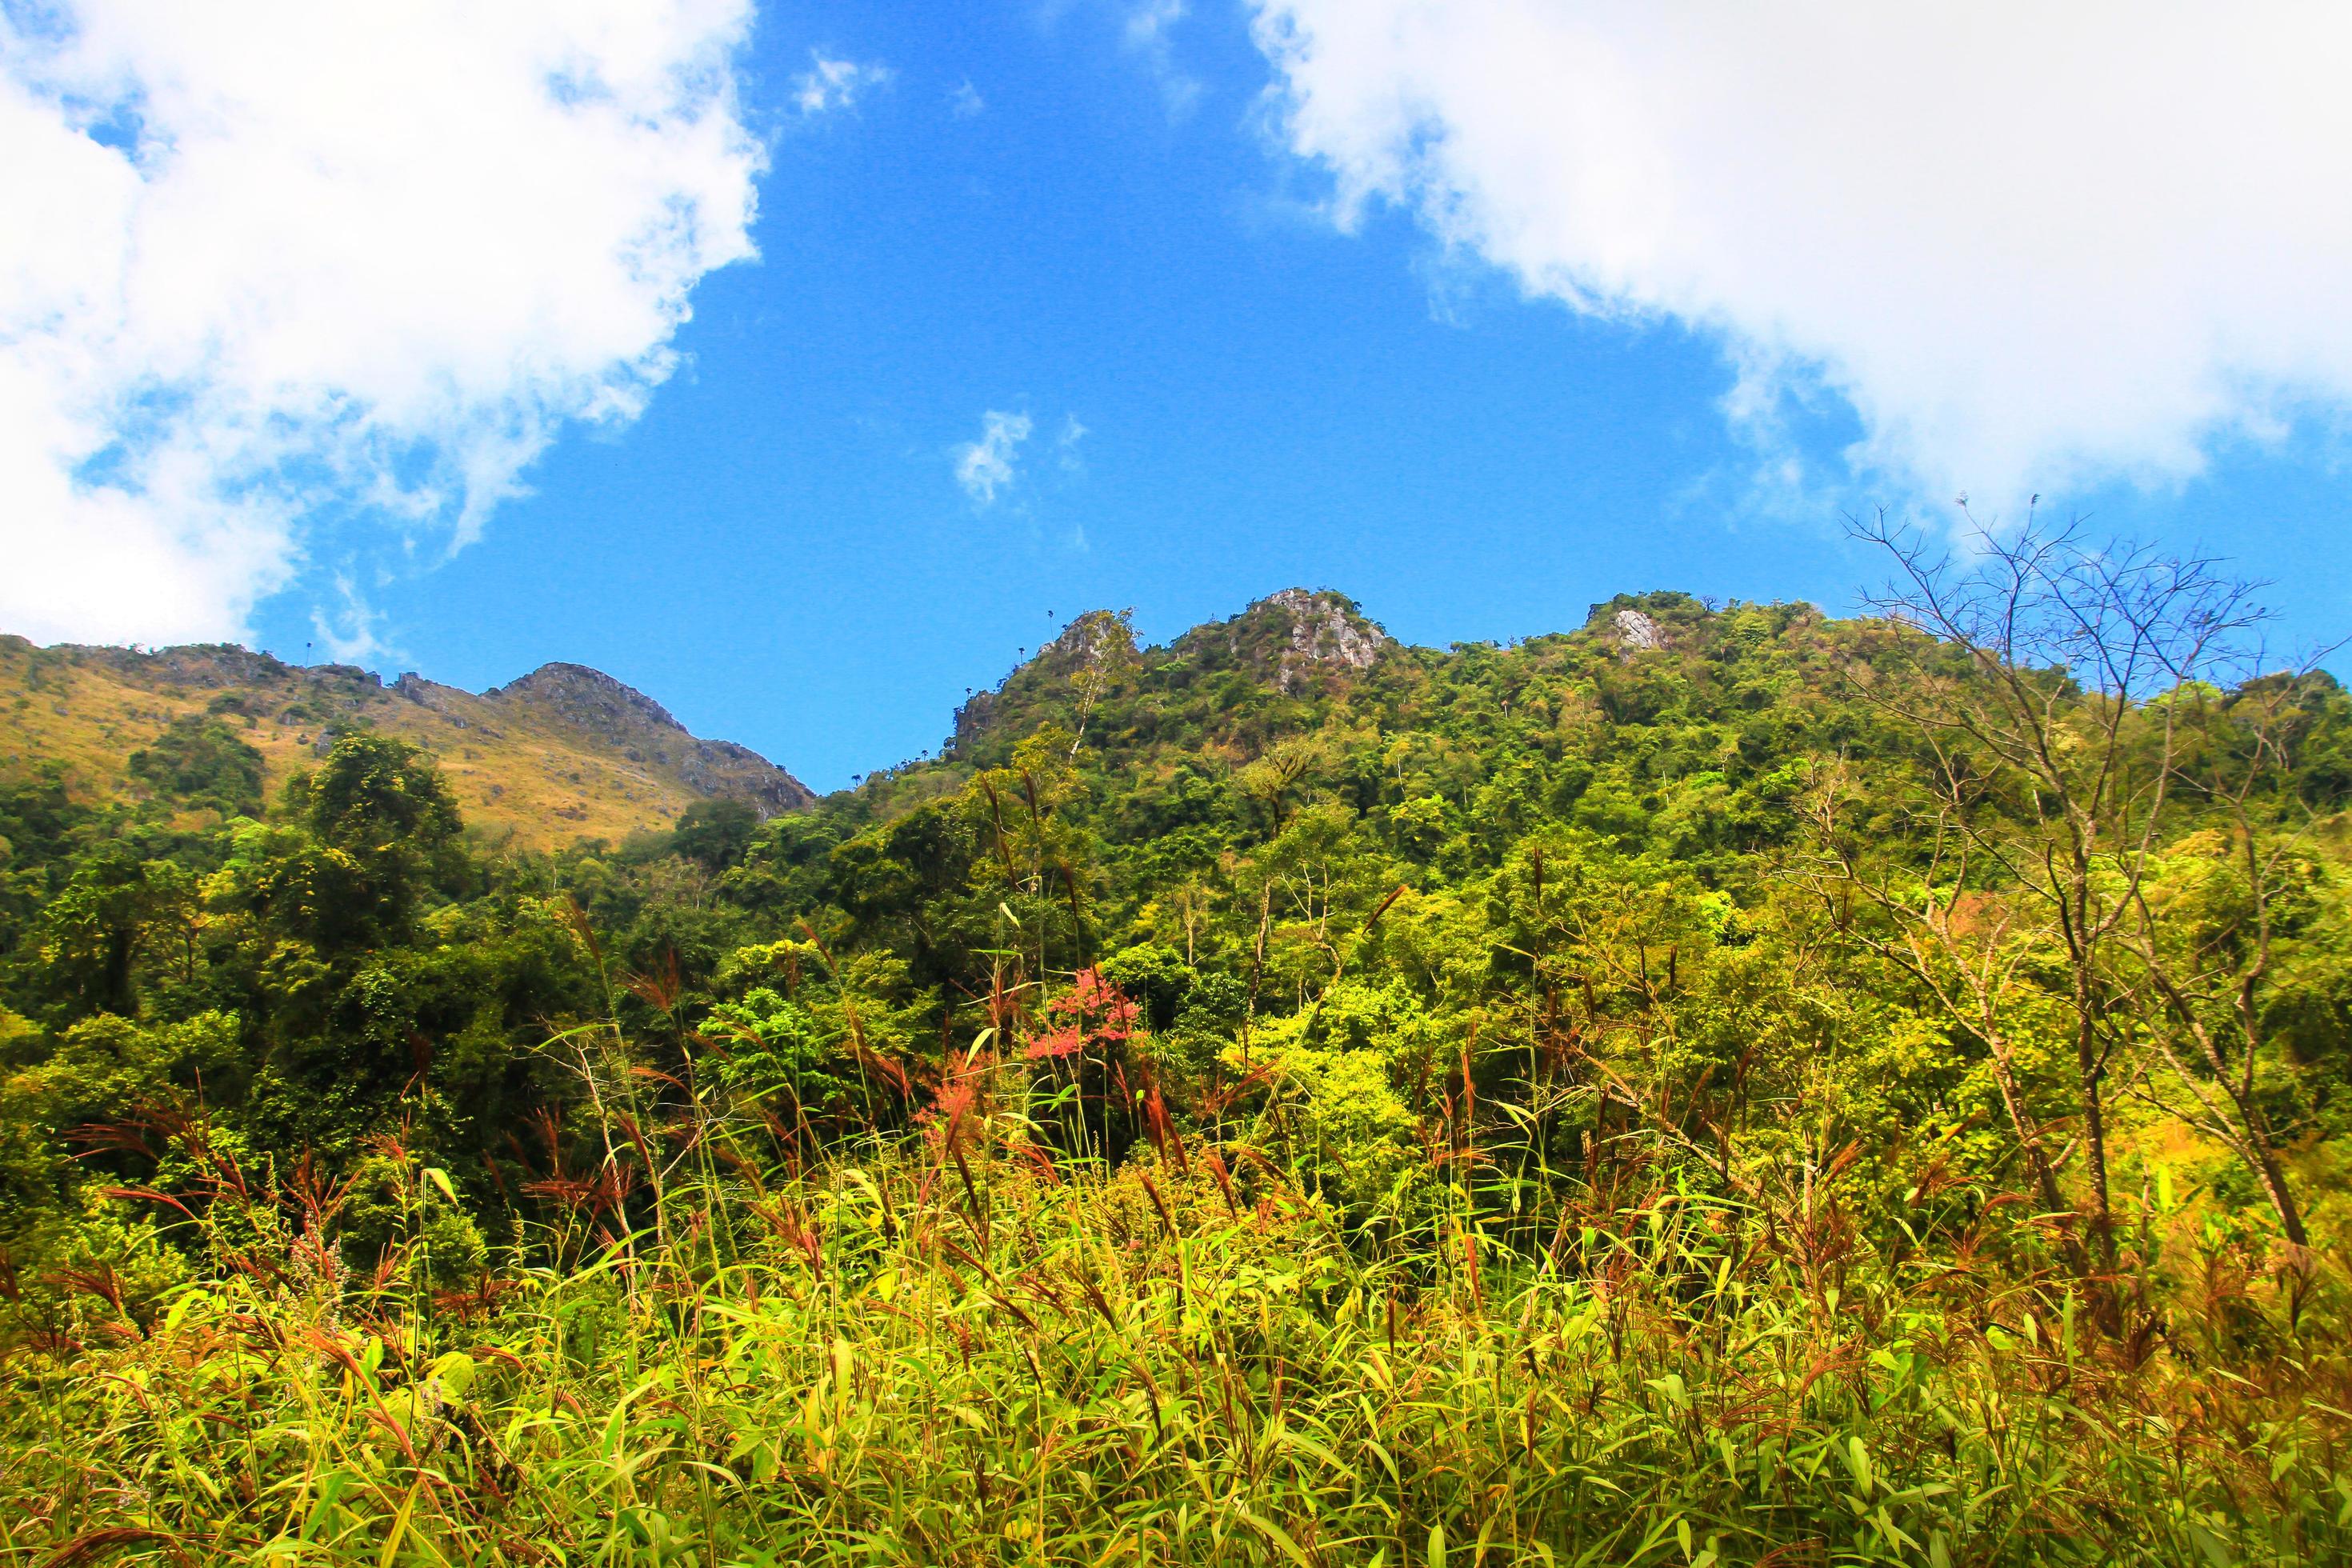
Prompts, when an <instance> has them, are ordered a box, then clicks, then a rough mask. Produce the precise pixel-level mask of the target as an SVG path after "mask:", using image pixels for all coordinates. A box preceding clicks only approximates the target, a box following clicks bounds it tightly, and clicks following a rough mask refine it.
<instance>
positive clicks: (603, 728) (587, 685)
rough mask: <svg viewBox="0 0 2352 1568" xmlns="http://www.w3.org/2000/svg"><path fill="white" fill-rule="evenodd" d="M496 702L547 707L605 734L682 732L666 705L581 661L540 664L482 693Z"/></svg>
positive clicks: (679, 724) (685, 730)
mask: <svg viewBox="0 0 2352 1568" xmlns="http://www.w3.org/2000/svg"><path fill="white" fill-rule="evenodd" d="M482 695H483V696H484V697H485V698H488V699H489V700H492V701H497V702H511V703H528V704H530V705H532V706H535V707H541V708H545V709H550V710H553V711H554V712H556V713H558V714H560V715H562V717H563V718H565V719H568V720H570V721H572V723H574V724H578V725H580V726H581V727H582V728H583V729H586V730H589V731H593V732H595V733H598V734H602V735H605V736H607V737H608V738H611V739H620V738H621V737H623V736H624V735H628V734H633V733H635V732H637V731H643V730H646V729H647V728H651V729H654V730H668V731H675V732H676V733H677V734H680V735H683V734H685V733H687V729H686V726H685V725H683V724H681V723H679V722H678V721H677V720H676V719H675V718H673V717H671V715H670V710H668V709H667V708H665V707H663V706H662V705H661V704H660V703H658V702H656V701H655V700H653V699H652V698H650V697H648V696H646V694H645V693H644V692H642V691H640V690H638V689H636V688H635V687H634V686H628V685H625V684H624V683H622V682H620V681H618V680H615V679H613V678H612V677H611V676H609V675H607V674H605V673H604V671H603V670H601V669H591V668H588V667H587V666H586V665H584V664H562V663H556V664H542V665H541V666H540V667H539V668H537V669H534V670H532V671H531V672H530V674H529V675H526V676H524V677H523V678H522V679H520V680H511V681H509V682H508V683H507V684H506V685H504V686H494V687H492V688H490V689H488V691H485V692H483V693H482Z"/></svg>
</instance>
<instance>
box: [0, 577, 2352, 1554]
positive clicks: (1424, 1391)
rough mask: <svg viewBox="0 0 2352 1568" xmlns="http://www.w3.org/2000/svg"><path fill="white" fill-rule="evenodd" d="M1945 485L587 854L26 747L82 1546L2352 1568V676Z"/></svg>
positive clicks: (1040, 720) (29, 1434)
mask: <svg viewBox="0 0 2352 1568" xmlns="http://www.w3.org/2000/svg"><path fill="white" fill-rule="evenodd" d="M1865 532H1867V533H1872V534H1873V536H1874V539H1875V542H1876V543H1878V544H1880V545H1884V546H1885V557H1884V558H1885V563H1886V566H1887V575H1888V582H1887V584H1886V586H1885V588H1884V590H1883V591H1882V592H1881V593H1879V594H1878V595H1876V596H1875V597H1874V598H1873V599H1872V600H1871V601H1870V602H1869V608H1868V610H1867V611H1866V613H1864V614H1862V615H1860V616H1855V617H1853V618H1846V619H1834V618H1831V617H1829V616H1825V615H1824V614H1822V612H1821V611H1819V610H1817V609H1815V608H1813V607H1811V606H1809V605H1798V604H1707V603H1702V602H1700V601H1698V600H1696V599H1694V598H1691V597H1688V596H1685V595H1679V594H1672V593H1659V594H1649V595H1638V596H1626V597H1621V598H1619V599H1616V600H1613V601H1612V602H1610V603H1609V604H1606V605H1597V606H1594V607H1593V609H1592V612H1591V616H1590V617H1589V619H1587V620H1586V621H1585V622H1584V623H1583V624H1582V625H1580V626H1578V627H1577V629H1574V630H1570V631H1567V632H1564V633H1561V634H1559V635H1555V636H1546V637H1534V638H1530V639H1528V640H1526V641H1524V642H1518V643H1515V644H1511V645H1508V646H1498V645H1493V644H1464V645H1457V646H1455V647H1451V648H1446V649H1433V648H1425V647H1409V646H1405V645H1402V644H1400V643H1396V642H1394V641H1391V640H1390V639H1389V638H1388V637H1386V636H1385V635H1384V634H1382V633H1381V631H1380V629H1379V628H1378V627H1376V626H1373V625H1371V624H1370V622H1369V621H1367V620H1365V619H1364V618H1363V617H1362V616H1360V614H1359V613H1358V611H1357V609H1356V606H1355V605H1353V604H1351V603H1350V602H1349V601H1348V600H1346V599H1345V598H1343V597H1341V596H1339V595H1336V594H1328V593H1304V592H1300V591H1296V590H1294V591H1291V592H1289V593H1286V594H1283V595H1276V596H1275V597H1274V598H1272V599H1268V600H1265V601H1261V602H1260V603H1259V604H1257V605H1253V606H1251V607H1250V608H1249V609H1248V610H1247V611H1245V612H1244V613H1243V614H1242V615H1240V616H1236V617H1235V618H1234V619H1233V620H1230V621H1227V622H1223V623H1218V624H1213V625H1210V626H1202V627H1198V628H1195V629H1194V630H1192V631H1191V632H1189V633H1187V634H1185V635H1184V636H1182V637H1179V638H1177V639H1175V640H1174V641H1172V642H1171V643H1169V644H1166V645H1164V646H1153V647H1144V646H1139V642H1138V640H1137V638H1136V637H1135V635H1134V634H1133V631H1132V629H1131V627H1130V624H1129V618H1128V616H1126V615H1125V614H1122V613H1114V612H1108V611H1098V612H1094V613H1091V614H1088V615H1087V616H1080V617H1078V618H1077V619H1076V620H1075V621H1073V622H1071V623H1070V624H1069V626H1068V627H1067V629H1066V630H1065V631H1063V632H1062V633H1061V634H1060V636H1059V637H1057V638H1056V640H1055V642H1054V643H1053V644H1052V645H1051V646H1049V647H1046V648H1045V649H1043V650H1041V651H1040V652H1039V653H1038V654H1037V655H1036V656H1035V657H1034V658H1031V659H1029V660H1028V661H1027V662H1026V663H1024V664H1023V665H1022V666H1021V667H1020V668H1018V669H1016V670H1015V671H1014V672H1013V675H1012V676H1010V677H1009V678H1008V679H1006V680H1005V682H1004V683H1003V685H1002V686H1001V687H1000V688H998V689H994V690H992V691H987V692H982V693H978V694H976V695H975V696H974V697H973V699H972V700H971V702H970V703H969V704H968V705H967V706H966V707H965V709H964V710H962V712H961V714H960V715H959V716H958V718H957V721H956V724H955V728H954V732H953V734H952V735H951V737H950V738H949V739H948V740H947V741H946V742H945V743H944V744H943V745H942V746H941V747H940V751H939V752H938V754H937V755H936V756H934V757H927V758H923V759H919V760H917V761H914V762H910V763H905V764H903V765H900V766H898V767H894V768H890V769H887V770H885V771H882V772H878V773H874V774H872V775H871V776H868V777H866V778H865V779H863V780H861V781H860V782H859V784H857V786H856V787H855V788H854V789H850V790H847V791H844V792H841V793H838V794H835V795H831V796H828V797H825V798H824V799H822V800H820V801H819V802H817V803H816V804H815V805H812V806H810V807H808V808H806V809H803V810H797V811H792V812H787V813H784V814H782V815H778V816H772V817H768V818H766V819H765V820H762V819H761V816H759V814H758V813H757V812H756V811H755V810H754V809H753V808H752V807H751V806H750V805H743V804H740V803H738V802H735V801H731V800H727V799H711V800H707V801H704V802H702V803H701V804H698V805H695V806H693V807H692V808H691V809H689V810H688V811H687V812H686V814H685V815H684V816H682V817H681V818H679V819H678V820H677V822H676V824H675V825H674V826H672V827H670V828H667V829H665V830H660V831H651V830H649V831H646V832H643V833H640V834H637V835H636V836H635V837H630V838H628V839H627V840H625V841H621V842H611V841H583V842H579V843H576V844H574V845H573V846H572V847H569V848H565V849H562V850H560V851H556V852H552V853H541V852H537V851H526V850H522V849H518V848H515V847H513V846H512V844H511V843H510V842H506V841H501V840H500V839H499V837H498V836H496V835H492V834H488V833H485V832H482V831H481V830H479V829H478V828H469V826H468V825H467V823H466V822H465V821H464V820H463V819H462V817H461V814H460V812H459V809H458V807H457V804H456V801H455V797H454V796H453V795H452V794H451V792H450V789H449V787H448V785H447V784H446V783H445V781H444V779H443V777H442V774H441V773H440V772H439V771H438V769H437V766H436V759H435V758H434V756H433V755H431V754H429V753H427V752H423V751H420V750H419V749H418V748H417V747H416V746H415V745H414V744H413V743H411V742H406V741H403V740H400V739H398V738H395V737H393V736H390V735H387V734H384V733H382V732H378V731H371V730H369V729H366V728H364V727H352V728H350V729H347V730H346V731H343V732H341V733H340V734H339V735H337V736H336V737H335V738H334V739H333V740H332V742H331V745H328V744H326V743H324V742H322V744H321V747H320V755H319V756H318V757H317V758H316V761H315V765H314V766H312V767H310V769H309V770H308V771H306V772H304V773H300V774H299V775H298V776H296V777H294V778H292V779H291V781H290V782H289V783H287V784H284V785H283V787H282V788H275V789H266V788H265V784H264V774H263V770H262V767H261V763H260V758H259V756H258V755H257V752H256V751H255V749H254V748H253V746H251V745H250V744H248V743H247V741H246V740H245V739H243V738H242V736H243V733H244V731H245V729H246V727H247V722H248V721H247V716H246V715H244V714H242V713H241V712H240V711H239V710H238V708H237V705H236V703H234V702H223V703H216V704H215V711H213V712H210V713H208V714H205V715H203V716H201V717H191V718H182V719H179V720H176V721H173V723H171V724H170V725H169V726H168V727H166V728H165V729H164V730H163V731H162V732H161V733H158V734H154V735H152V736H150V737H146V738H142V740H141V741H140V742H139V743H138V744H137V745H135V746H133V747H130V748H128V749H126V750H125V752H124V754H123V755H122V757H121V780H120V781H118V783H119V784H120V786H121V787H120V788H119V789H118V790H117V791H116V792H115V793H113V794H111V795H107V796H105V797H103V798H101V797H99V796H95V795H90V794H89V793H88V792H82V791H78V790H77V789H76V788H75V787H73V786H72V784H71V781H70V780H68V778H67V777H66V776H65V774H64V773H63V772H62V771H61V770H59V769H58V768H55V767H49V768H44V767H42V766H39V765H37V764H33V763H26V764H25V765H22V766H18V767H14V768H12V769H10V770H8V771H6V772H5V773H0V1249H4V1250H0V1367H5V1371H4V1372H0V1379H4V1380H5V1381H0V1459H5V1463H0V1563H25V1564H48V1565H58V1568H63V1565H65V1564H75V1563H159V1564H162V1563H170V1564H185V1563H375V1564H380V1565H386V1568H388V1565H391V1564H395V1563H404V1564H451V1565H455V1564H468V1565H471V1564H507V1563H563V1564H589V1563H595V1564H644V1565H647V1568H651V1565H655V1564H671V1563H676V1564H711V1565H719V1564H746V1565H750V1564H776V1565H782V1564H793V1563H835V1562H838V1563H1023V1564H1048V1563H1050V1564H1055V1565H1069V1568H1077V1565H1081V1564H1083V1565H1087V1568H1111V1565H1115V1564H1122V1563H1133V1564H1162V1563H1221V1564H1222V1563H1235V1564H1240V1563H1256V1564H1269V1565H1272V1564H1288V1565H1296V1568H1336V1565H1339V1564H1369V1563H1379V1564H1383V1565H1385V1568H1407V1565H1410V1568H1421V1565H1423V1564H1429V1565H1431V1568H1435V1565H1438V1564H1447V1565H1451V1568H1464V1565H1473V1564H1504V1563H1543V1564H1547V1565H1565V1564H1570V1563H1590V1564H1604V1563H1605V1564H1661V1565H1664V1564H1673V1565H1682V1568H1716V1565H1718V1564H1732V1563H1753V1564H1762V1563H1775V1564H1784V1565H1794V1564H1822V1565H1826V1564H1831V1563H1839V1564H1845V1563H1903V1564H1921V1565H1931V1568H1958V1565H1963V1564H1970V1565H1991V1564H2010V1563H2085V1564H2089V1563H2168V1564H2170V1563H2179V1564H2203V1565H2210V1568H2228V1565H2231V1564H2238V1563H2248V1564H2252V1563H2329V1562H2336V1563H2341V1562H2347V1561H2352V1475H2347V1464H2346V1462H2345V1461H2346V1458H2347V1440H2352V1357H2348V1356H2347V1350H2352V1346H2347V1331H2352V1253H2347V1250H2346V1247H2345V1242H2346V1240H2347V1236H2352V1204H2348V1203H2347V1172H2352V1165H2347V1162H2352V817H2347V815H2346V814H2347V807H2352V698H2348V697H2347V694H2346V692H2345V691H2344V689H2342V688H2341V687H2340V686H2339V685H2338V683H2337V682H2336V680H2335V679H2332V678H2331V677H2330V676H2329V675H2327V674H2326V672H2325V670H2324V669H2322V668H2320V667H2319V664H2318V662H2317V661H2316V660H2315V659H2314V658H2300V659H2298V658H2289V657H2286V656H2284V655H2282V654H2281V653H2279V651H2278V650H2276V649H2273V648H2267V647H2265V646H2264V645H2263V626H2264V624H2263V618H2262V616H2261V613H2260V611H2259V610H2258V608H2256V603H2257V597H2258V595H2256V594H2255V592H2254V591H2253V590H2252V589H2250V588H2248V587H2246V586H2244V585H2243V584H2239V583H2237V582H2235V581H2234V580H2233V579H2232V578H2231V576H2230V575H2229V573H2228V569H2227V568H2226V566H2225V565H2223V564H2221V563H2210V562H2204V561H2198V560H2184V559H2178V558H2172V557H2168V556H2164V555H2161V554H2158V553H2154V552H2146V551H2136V550H2132V549H2129V548H2126V547H2110V546H2107V545H2105V544H2101V545H2099V546H2098V547H2096V548H2094V547H2093V546H2092V544H2091V543H2089V542H2085V541H2084V540H2082V539H2080V538H2078V537H2076V536H2074V535H2072V534H2068V533H2064V532H2036V531H2026V532H2024V533H2022V534H2019V535H2015V536H2010V537H2005V538H2003V539H2000V540H1985V541H1979V542H1974V543H1973V544H1972V545H1971V546H1970V547H1969V548H1968V549H1966V550H1964V551H1963V552H1960V553H1959V554H1958V555H1956V556H1954V557H1951V558H1946V557H1944V556H1942V555H1941V554H1939V553H1938V552H1936V551H1934V550H1931V549H1929V548H1928V547H1927V546H1926V545H1925V544H1924V543H1922V542H1919V541H1916V540H1911V539H1907V538H1905V537H1903V536H1900V535H1897V534H1894V533H1891V532H1886V531H1872V530H1865ZM1566 618H1567V619H1570V620H1572V619H1574V616H1572V615H1570V616H1568V617H1566Z"/></svg>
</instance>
